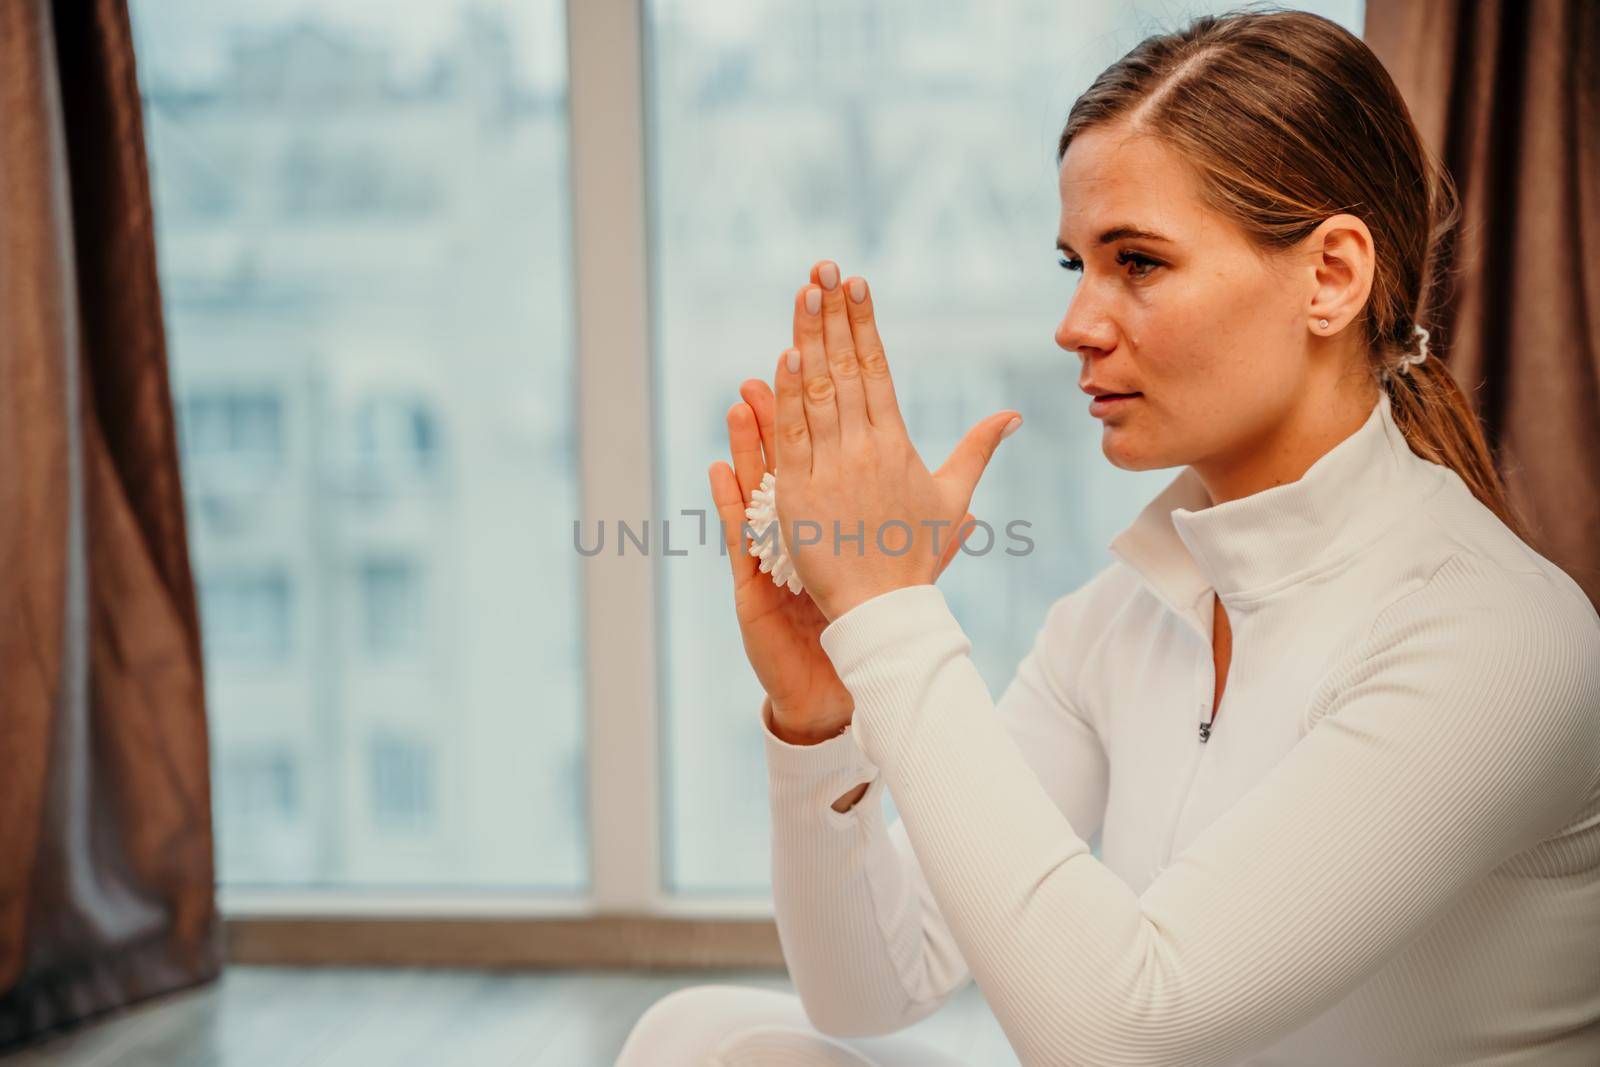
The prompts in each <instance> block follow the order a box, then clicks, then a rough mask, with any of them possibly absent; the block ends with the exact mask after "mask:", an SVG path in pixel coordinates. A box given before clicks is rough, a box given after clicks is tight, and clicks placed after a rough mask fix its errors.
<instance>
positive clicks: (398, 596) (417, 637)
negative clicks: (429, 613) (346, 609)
mask: <svg viewBox="0 0 1600 1067" xmlns="http://www.w3.org/2000/svg"><path fill="white" fill-rule="evenodd" d="M422 619H423V609H422V574H421V568H420V567H419V566H418V565H417V564H416V562H415V561H413V560H409V559H405V558H402V557H398V556H395V557H379V558H374V559H368V560H366V561H365V562H363V563H362V564H361V643H362V647H363V648H365V649H366V652H367V655H368V656H370V657H371V658H373V659H380V660H392V659H398V658H402V657H405V656H411V655H415V654H416V653H417V652H419V651H420V650H421V648H422V644H423V632H422V630H423V627H422Z"/></svg>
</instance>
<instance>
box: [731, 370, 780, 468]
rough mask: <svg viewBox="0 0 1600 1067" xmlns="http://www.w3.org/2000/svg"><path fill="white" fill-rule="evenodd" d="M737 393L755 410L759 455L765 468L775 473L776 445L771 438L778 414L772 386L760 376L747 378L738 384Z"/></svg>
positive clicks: (775, 427) (776, 425)
mask: <svg viewBox="0 0 1600 1067" xmlns="http://www.w3.org/2000/svg"><path fill="white" fill-rule="evenodd" d="M739 395H740V396H741V397H743V398H744V402H745V403H746V404H748V405H750V410H751V411H753V412H755V416H756V425H757V426H758V427H759V428H760V430H761V455H762V457H763V460H764V462H765V469H766V470H769V471H772V472H773V473H777V470H778V446H777V442H776V441H774V440H773V434H774V433H775V432H776V430H777V427H778V415H777V400H776V398H774V397H773V395H772V386H770V385H768V384H767V383H766V382H764V381H762V380H761V379H760V378H747V379H745V381H744V382H743V383H742V384H741V385H740V386H739Z"/></svg>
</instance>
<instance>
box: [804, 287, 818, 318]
mask: <svg viewBox="0 0 1600 1067" xmlns="http://www.w3.org/2000/svg"><path fill="white" fill-rule="evenodd" d="M821 310H822V290H821V289H807V290H806V314H807V315H815V314H816V313H817V312H819V311H821Z"/></svg>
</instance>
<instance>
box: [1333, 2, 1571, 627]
mask: <svg viewBox="0 0 1600 1067" xmlns="http://www.w3.org/2000/svg"><path fill="white" fill-rule="evenodd" d="M1365 37H1366V41H1367V43H1368V45H1370V46H1371V48H1372V50H1373V51H1374V52H1375V53H1376V54H1377V55H1378V58H1379V59H1381V60H1383V63H1384V65H1385V66H1386V67H1388V68H1389V71H1390V72H1391V73H1392V74H1393V76H1394V79H1395V83H1396V84H1397V85H1398V86H1399V88H1400V91H1401V93H1403V94H1404V96H1405V98H1406V102H1407V104H1408V106H1409V107H1410V108H1411V113H1412V117H1413V118H1414V119H1415V120H1416V122H1417V125H1418V127H1419V128H1420V129H1421V131H1422V135H1423V139H1424V140H1425V141H1426V142H1427V144H1428V146H1429V148H1431V149H1432V150H1433V151H1434V152H1436V153H1437V154H1438V155H1439V156H1440V158H1442V159H1443V160H1444V162H1445V164H1446V165H1447V166H1448V167H1449V168H1450V172H1451V174H1452V176H1453V177H1454V178H1455V181H1456V184H1457V187H1458V189H1459V191H1460V194H1461V207H1462V219H1461V223H1460V225H1459V226H1458V227H1457V230H1456V233H1455V235H1454V238H1453V240H1452V242H1451V251H1450V263H1449V266H1450V267H1451V269H1452V272H1453V276H1454V278H1455V283H1454V292H1453V294H1452V296H1451V298H1450V299H1449V300H1448V302H1447V304H1446V306H1443V307H1438V308H1432V309H1429V310H1428V311H1427V313H1426V320H1425V323H1424V325H1427V326H1428V327H1429V328H1430V329H1431V328H1433V327H1434V326H1435V325H1436V324H1437V326H1438V327H1439V329H1438V330H1437V331H1435V336H1436V337H1438V336H1441V335H1442V341H1441V348H1442V351H1441V354H1442V355H1443V356H1444V358H1445V360H1446V362H1447V363H1448V365H1449V367H1450V370H1451V373H1452V374H1454V375H1455V378H1456V381H1457V383H1459V384H1460V385H1461V387H1462V389H1463V390H1464V391H1465V392H1466V394H1467V396H1468V397H1469V398H1471V400H1472V402H1473V404H1474V406H1475V408H1476V409H1477V412H1478V414H1479V416H1480V418H1482V420H1483V423H1484V426H1485V429H1486V431H1487V434H1488V437H1489V443H1490V445H1491V446H1492V447H1493V448H1494V449H1495V451H1496V454H1497V456H1498V457H1499V460H1500V473H1501V475H1502V476H1503V477H1504V478H1505V480H1506V484H1507V489H1508V491H1509V492H1510V494H1511V496H1512V500H1513V502H1514V504H1515V505H1516V506H1517V507H1518V508H1519V509H1520V510H1521V511H1522V513H1523V514H1524V515H1526V516H1527V517H1528V519H1529V520H1530V525H1531V526H1532V527H1533V531H1534V536H1535V537H1536V538H1537V543H1536V544H1534V546H1533V547H1534V548H1535V549H1536V550H1538V551H1539V552H1540V553H1541V554H1542V555H1544V556H1546V557H1548V558H1549V559H1550V560H1551V561H1552V562H1553V563H1555V564H1556V565H1557V566H1559V567H1561V568H1562V569H1563V570H1565V571H1566V572H1567V573H1568V574H1570V575H1572V577H1573V579H1574V580H1575V581H1577V582H1578V584H1579V585H1581V586H1582V587H1583V589H1584V591H1585V592H1586V593H1588V594H1589V599H1590V600H1591V601H1593V602H1595V603H1596V604H1597V605H1600V536H1597V535H1596V531H1597V530H1600V3H1593V2H1592V0H1540V2H1538V3H1526V2H1523V0H1482V2H1478V0H1414V2H1411V3H1400V4H1396V3H1381V2H1379V0H1369V3H1368V4H1367V14H1366V27H1365Z"/></svg>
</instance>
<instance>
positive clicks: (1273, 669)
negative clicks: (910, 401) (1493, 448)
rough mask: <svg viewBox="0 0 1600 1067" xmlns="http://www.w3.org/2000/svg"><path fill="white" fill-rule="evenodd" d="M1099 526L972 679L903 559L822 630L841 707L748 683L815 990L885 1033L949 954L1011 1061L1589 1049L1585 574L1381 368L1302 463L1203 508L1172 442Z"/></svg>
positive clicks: (939, 606)
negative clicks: (1105, 525) (1217, 633)
mask: <svg viewBox="0 0 1600 1067" xmlns="http://www.w3.org/2000/svg"><path fill="white" fill-rule="evenodd" d="M1110 548H1111V551H1112V555H1113V557H1114V559H1113V561H1112V562H1111V563H1110V564H1109V565H1108V566H1107V567H1105V568H1104V569H1103V570H1101V571H1100V572H1099V573H1098V574H1097V575H1096V576H1095V577H1093V578H1092V579H1091V580H1090V581H1089V582H1087V583H1086V584H1084V585H1083V586H1081V587H1080V588H1078V589H1076V590H1075V591H1073V592H1071V593H1069V594H1067V595H1065V596H1062V597H1061V598H1060V599H1058V600H1056V601H1055V602H1054V603H1053V604H1052V605H1051V607H1050V609H1049V611H1048V612H1047V614H1046V617H1045V619H1044V623H1043V626H1042V628H1041V629H1040V630H1039V632H1038V636H1037V638H1036V640H1035V642H1034V644H1033V646H1032V649H1031V651H1029V652H1028V654H1027V655H1026V656H1025V657H1024V658H1023V660H1022V662H1021V664H1020V665H1019V667H1018V670H1017V673H1016V676H1015V678H1014V679H1013V680H1012V681H1011V682H1010V683H1009V685H1008V686H1007V687H1006V688H1005V690H1004V692H1003V694H1002V695H1001V697H1000V699H999V701H998V703H997V702H995V701H994V700H993V699H992V698H991V696H990V694H989V691H988V689H987V688H986V686H985V684H984V682H983V679H982V677H981V676H980V675H979V673H978V671H977V668H976V667H975V666H974V664H973V662H972V660H971V658H970V656H969V653H970V651H971V643H970V641H969V639H968V638H967V635H966V634H965V632H964V631H963V630H962V628H961V626H960V624H959V623H958V622H957V621H956V619H955V618H954V616H953V615H952V614H951V612H950V610H949V606H948V604H947V602H946V600H945V598H944V595H943V594H942V592H941V591H940V590H939V589H938V588H937V587H936V586H933V585H920V586H913V587H910V588H905V589H898V590H895V591H893V592H889V593H885V594H882V595H880V596H877V597H874V598H872V599H871V600H868V601H866V602H864V603H862V604H860V605H857V606H856V607H855V608H853V609H852V610H850V611H849V612H847V613H845V614H844V615H842V616H840V617H839V618H837V619H835V620H834V621H833V622H832V623H831V624H830V625H829V626H828V627H827V628H826V629H825V630H824V631H823V632H822V635H821V640H822V645H823V648H824V650H825V651H826V652H827V654H828V656H829V657H830V658H831V660H832V661H833V663H834V665H835V667H836V669H837V670H838V672H839V675H840V677H841V679H842V680H843V682H844V684H845V685H846V686H847V687H848V689H849V690H850V692H851V694H852V695H853V696H854V698H855V713H854V721H853V724H852V725H851V727H850V728H848V729H847V730H846V731H845V732H843V733H841V734H840V735H838V736H837V737H834V738H831V739H829V740H827V741H824V742H821V743H819V744H814V745H793V744H788V743H785V742H784V741H782V740H780V739H779V738H778V737H777V736H776V735H774V734H773V732H772V723H771V721H770V717H767V715H766V714H765V709H764V715H763V725H764V729H765V733H766V753H767V760H768V770H769V780H770V784H771V795H770V801H771V807H772V828H773V837H772V877H773V901H774V909H775V912H776V917H777V925H778V932H779V935H780V940H781V942H782V947H783V952H784V956H785V959H786V961H787V963H788V966H789V971H790V975H791V977H792V979H793V981H794V984H795V987H796V990H797V992H798V993H799V995H800V998H801V1000H802V1002H803V1004H804V1006H805V1009H806V1012H807V1014H808V1015H809V1017H810V1018H811V1020H812V1021H813V1023H815V1024H816V1025H817V1026H818V1027H819V1028H820V1029H822V1030H823V1031H825V1032H827V1033H832V1034H835V1035H840V1036H861V1035H874V1034H883V1033H889V1032H892V1031H895V1030H898V1029H901V1028H903V1027H905V1026H907V1025H909V1024H910V1023H912V1022H915V1021H916V1020H918V1019H920V1018H922V1017H924V1016H926V1015H928V1014H930V1013H932V1012H933V1011H934V1010H936V1009H937V1008H938V1007H939V1006H940V1005H941V1004H943V1003H944V1002H945V1001H946V1000H947V999H948V998H949V997H950V996H951V995H952V994H953V993H954V992H956V991H957V990H958V989H960V988H961V987H962V986H964V985H965V984H966V982H967V981H968V980H969V979H973V978H975V979H976V980H977V982H978V984H979V986H980V987H981V988H982V990H983V993H984V995H985V998H986V1000H987V1002H988V1004H989V1006H990V1008H991V1009H992V1010H993V1011H994V1013H995V1015H996V1017H997V1018H998V1020H999V1022H1000V1025H1001V1026H1002V1028H1003V1029H1004V1031H1005V1033H1006V1036H1007V1038H1008V1040H1009V1041H1010V1043H1011V1045H1012V1047H1013V1048H1014V1049H1015V1051H1016V1053H1017V1055H1018V1057H1019V1059H1020V1060H1021V1061H1022V1063H1024V1064H1026V1065H1029V1067H1032V1065H1043V1064H1052V1065H1054V1064H1111V1065H1118V1067H1122V1065H1134V1064H1183V1065H1186V1067H1194V1065H1200V1064H1219V1063H1229V1064H1232V1063H1238V1064H1253V1065H1269V1064H1270V1065H1282V1064H1296V1065H1307V1064H1337V1065H1352V1064H1359V1065H1363V1067H1383V1065H1397V1067H1401V1065H1403V1067H1416V1065H1421V1064H1444V1063H1449V1064H1461V1063H1472V1064H1511V1063H1518V1064H1574V1065H1576V1064H1586V1065H1594V1064H1597V1063H1600V616H1597V615H1596V613H1595V610H1594V608H1593V606H1592V605H1591V604H1590V603H1589V601H1588V599H1587V598H1586V596H1585V595H1584V594H1583V592H1582V590H1581V589H1580V588H1579V586H1578V585H1577V584H1576V583H1575V582H1574V581H1572V579H1571V578H1570V577H1569V576H1568V575H1567V574H1565V573H1564V572H1563V571H1561V570H1560V569H1559V568H1557V567H1556V566H1555V565H1553V564H1552V563H1550V562H1549V561H1548V560H1546V559H1544V558H1543V557H1542V556H1540V555H1538V554H1536V553H1535V552H1534V551H1533V550H1532V549H1530V548H1529V547H1528V546H1527V545H1526V544H1525V543H1524V542H1522V541H1521V540H1520V539H1518V538H1517V537H1516V536H1515V535H1514V534H1513V533H1512V532H1511V531H1510V529H1509V528H1507V527H1506V526H1505V525H1504V524H1503V523H1501V522H1500V521H1499V520H1498V519H1497V518H1496V517H1495V516H1494V514H1493V513H1492V512H1490V511H1489V510H1488V509H1487V508H1485V507H1484V506H1483V505H1481V504H1480V503H1479V502H1478V501H1477V500H1476V499H1475V498H1474V497H1473V495H1472V493H1471V491H1470V490H1469V489H1468V488H1467V487H1466V485H1465V484H1464V483H1463V482H1462V480H1461V479H1460V477H1459V476H1457V475H1456V474H1455V472H1454V471H1452V470H1450V469H1449V468H1447V467H1443V466H1439V465H1436V464H1433V463H1430V462H1428V461H1426V460H1423V459H1422V458H1420V457H1419V456H1417V455H1416V454H1415V453H1413V452H1412V451H1411V449H1410V447H1409V446H1408V445H1407V443H1406V441H1405V438H1404V436H1403V435H1402V434H1401V432H1400V430H1399V428H1398V427H1397V426H1396V424H1395V422H1394V420H1393V417H1392V413H1391V411H1390V402H1389V398H1388V396H1387V394H1386V393H1385V394H1383V395H1381V396H1380V398H1379V401H1378V404H1377V405H1376V407H1375V408H1374V409H1373V412H1372V414H1371V415H1370V417H1369V418H1368V419H1367V420H1366V422H1365V423H1364V424H1363V425H1362V427H1361V428H1360V429H1359V430H1357V431H1356V432H1355V433H1354V434H1352V435H1351V436H1349V437H1347V438H1345V439H1344V440H1343V441H1341V442H1340V443H1339V444H1337V445H1336V446H1335V447H1333V448H1332V449H1331V450H1329V451H1328V452H1327V453H1325V454H1324V455H1323V456H1322V457H1320V458H1319V459H1318V460H1317V461H1316V462H1315V463H1314V464H1313V465H1312V466H1311V468H1310V469H1309V470H1308V471H1307V472H1306V473H1305V475H1304V476H1302V477H1301V478H1300V479H1298V480H1297V481H1294V482H1291V483H1287V484H1284V485H1279V486H1274V487H1272V488H1270V489H1266V490H1263V491H1261V492H1258V493H1255V494H1253V495H1251V496H1248V497H1244V498H1241V499H1238V500H1233V501H1227V502H1224V503H1222V504H1218V505H1214V506H1213V505H1211V504H1210V499H1209V497H1208V496H1207V495H1206V492H1205V489H1204V487H1203V485H1202V484H1201V483H1200V481H1199V480H1198V478H1197V476H1196V475H1195V474H1194V471H1193V469H1192V468H1187V467H1186V468H1185V469H1184V471H1183V473H1182V474H1180V475H1178V476H1177V477H1176V478H1175V479H1174V480H1173V481H1172V482H1171V483H1170V484H1169V485H1168V487H1167V488H1166V489H1165V490H1164V491H1163V492H1161V493H1160V494H1159V495H1158V496H1157V497H1156V498H1155V499H1154V500H1153V501H1151V503H1150V504H1149V505H1148V506H1147V507H1146V508H1145V509H1144V510H1143V511H1142V512H1141V513H1140V514H1139V516H1138V517H1137V519H1136V520H1135V521H1134V522H1133V524H1132V525H1131V526H1130V527H1128V528H1127V529H1126V530H1125V531H1123V532H1122V533H1120V534H1119V535H1118V536H1117V537H1116V538H1115V539H1114V540H1113V541H1112V543H1111V545H1110ZM1214 597H1220V598H1221V600H1222V603H1223V606H1224V608H1225V609H1226V611H1227V614H1228V619H1229V624H1230V626H1231V629H1232V636H1233V645H1232V660H1231V665H1230V669H1229V672H1228V676H1227V685H1226V688H1225V691H1224V693H1223V696H1222V700H1221V704H1220V709H1219V713H1218V715H1217V716H1216V719H1215V724H1214V729H1213V730H1212V732H1211V734H1210V736H1209V739H1208V740H1204V741H1203V740H1201V736H1200V733H1201V732H1200V730H1199V725H1200V723H1202V722H1205V721H1207V720H1209V719H1210V718H1211V701H1212V694H1213V690H1214V688H1215V685H1214V683H1215V669H1214V665H1213V659H1212V642H1211V636H1212V635H1211V623H1212V610H1213V604H1214V600H1213V598H1214ZM864 781H870V782H871V783H872V784H871V786H870V787H869V789H868V791H867V793H866V795H865V796H864V797H863V798H862V799H861V800H860V802H858V803H857V804H855V805H854V806H853V807H852V808H850V809H849V810H848V811H845V812H839V811H835V810H834V809H833V807H832V803H833V802H834V801H835V800H836V799H837V798H839V797H840V796H841V795H843V794H845V793H847V792H849V791H850V789H851V787H852V786H855V785H859V784H860V783H861V782H864ZM884 788H888V789H889V790H890V791H891V792H892V793H893V795H894V799H895V804H896V807H897V808H898V810H899V813H900V815H899V818H898V819H897V820H895V821H894V822H893V823H892V824H888V825H886V823H885V817H884V812H883V807H882V805H881V803H880V801H881V790H883V789H884ZM1096 833H1099V834H1100V837H1101V843H1100V845H1101V853H1102V855H1101V857H1100V858H1096V857H1095V855H1094V854H1093V852H1092V851H1091V848H1090V845H1089V844H1088V843H1087V842H1088V841H1089V839H1090V838H1092V837H1093V836H1094V835H1095V834H1096Z"/></svg>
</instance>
